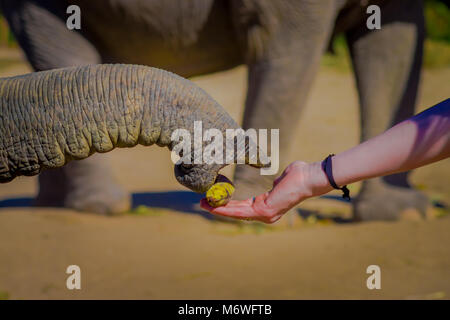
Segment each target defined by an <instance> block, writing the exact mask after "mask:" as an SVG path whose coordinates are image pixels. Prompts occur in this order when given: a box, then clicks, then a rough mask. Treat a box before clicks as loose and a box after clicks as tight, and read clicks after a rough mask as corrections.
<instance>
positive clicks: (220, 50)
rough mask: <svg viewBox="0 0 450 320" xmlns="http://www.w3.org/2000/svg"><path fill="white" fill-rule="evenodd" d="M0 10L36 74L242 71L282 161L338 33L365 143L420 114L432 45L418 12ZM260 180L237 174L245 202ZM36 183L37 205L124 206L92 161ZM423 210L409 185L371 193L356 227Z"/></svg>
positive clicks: (251, 121)
mask: <svg viewBox="0 0 450 320" xmlns="http://www.w3.org/2000/svg"><path fill="white" fill-rule="evenodd" d="M372 3H374V4H377V5H379V6H380V7H381V11H382V28H381V30H376V31H372V30H369V29H368V28H367V26H366V19H367V17H368V15H367V14H366V6H367V5H369V4H372ZM71 4H76V5H78V6H79V7H80V8H81V17H82V21H81V30H73V31H70V30H68V28H67V26H66V19H67V18H68V14H67V13H66V9H67V7H68V6H69V5H71ZM1 8H2V10H3V13H4V14H5V16H6V17H7V19H8V21H9V24H10V26H11V29H12V31H13V32H14V34H15V36H16V37H17V39H18V41H19V43H20V45H21V47H22V48H23V49H24V51H25V53H26V56H27V58H28V60H29V61H30V63H31V65H32V66H33V68H34V69H35V70H37V71H39V70H47V69H53V68H60V67H67V66H74V65H86V64H96V63H117V62H120V63H123V62H125V63H133V64H144V65H150V66H153V67H158V68H162V69H166V70H170V71H172V72H175V73H177V74H180V75H182V76H184V77H191V76H195V75H201V74H208V73H211V72H217V71H221V70H225V69H228V68H231V67H234V66H236V65H239V64H246V65H247V66H248V69H249V75H248V92H247V99H246V105H245V112H244V119H243V127H244V128H266V129H271V128H280V129H281V131H280V155H281V159H283V155H285V154H286V153H287V152H288V151H289V149H290V148H291V147H292V146H293V143H292V140H295V139H293V138H292V135H293V134H294V129H295V126H296V125H297V123H298V120H299V116H300V110H301V108H302V106H303V105H304V104H305V100H306V97H307V93H308V91H309V89H310V88H311V83H312V80H313V78H314V75H315V74H316V72H317V69H318V66H319V62H320V58H321V55H322V53H323V52H324V51H325V49H326V48H327V46H328V43H329V41H330V39H331V38H332V36H333V34H336V33H338V32H344V33H345V34H346V38H347V42H348V45H349V48H350V52H351V58H352V63H353V66H354V71H355V76H356V82H357V87H358V92H359V97H360V107H361V124H362V134H361V139H362V140H365V139H368V138H370V137H373V136H374V135H377V134H379V133H381V132H382V131H383V130H385V129H386V128H387V127H389V126H390V125H392V124H393V123H395V122H398V121H400V120H402V119H404V118H405V117H408V116H410V115H412V113H413V112H414V104H415V99H416V92H417V87H418V82H419V76H420V68H421V60H422V51H423V40H424V19H423V3H422V1H421V0H380V1H360V0H321V1H317V0H283V1H282V0H229V1H226V0H147V1H143V0H141V1H138V0H95V1H92V0H71V1H65V0H1ZM269 151H270V150H269ZM331 151H332V150H330V152H331ZM281 165H282V166H283V165H284V163H283V162H282V163H281ZM257 171H258V170H248V169H247V168H246V167H245V166H240V167H238V168H237V169H236V172H235V179H234V180H235V183H236V186H237V190H238V191H237V192H236V194H237V195H239V196H240V197H249V196H252V195H254V194H255V193H259V192H261V191H263V190H265V189H266V188H268V187H269V186H270V183H271V182H270V181H269V180H267V179H266V178H265V177H263V176H261V175H260V174H259V172H257ZM39 182H40V189H39V194H38V197H37V204H39V205H55V204H56V205H64V206H67V207H75V208H77V209H81V210H94V211H98V212H109V213H113V212H117V211H120V210H123V207H124V203H127V202H126V201H125V199H128V196H127V194H126V193H125V192H124V191H123V190H122V189H121V188H120V187H119V186H117V185H116V184H114V183H112V178H111V176H110V173H109V169H108V166H107V165H106V164H105V163H99V161H98V160H97V159H95V158H91V159H88V160H84V161H82V162H72V163H71V164H69V165H68V166H66V167H65V168H63V169H59V170H51V171H45V172H43V173H42V174H41V175H40V177H39ZM88 185H89V186H91V187H89V188H87V187H86V186H88ZM426 206H427V199H426V197H425V196H423V195H422V194H421V193H419V192H417V191H415V190H413V189H411V188H410V186H409V184H408V180H407V175H406V174H401V175H395V176H390V177H387V178H384V179H373V180H370V181H366V182H365V183H364V185H363V187H362V190H361V192H360V194H359V196H358V198H357V199H356V201H355V202H354V215H355V218H356V219H357V220H371V219H386V220H393V219H396V218H397V217H398V215H399V213H400V212H401V211H402V210H404V209H406V208H410V207H413V208H416V209H417V210H419V211H420V212H422V213H424V212H425V209H426Z"/></svg>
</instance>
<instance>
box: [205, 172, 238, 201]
mask: <svg viewBox="0 0 450 320" xmlns="http://www.w3.org/2000/svg"><path fill="white" fill-rule="evenodd" d="M220 180H222V181H220ZM216 181H219V182H216V183H214V184H213V185H212V186H211V188H209V189H208V191H206V200H207V201H208V203H209V205H210V206H211V207H214V208H216V207H220V206H224V205H226V204H227V203H228V201H230V200H231V197H232V196H233V193H234V186H233V184H232V183H231V181H230V180H228V179H227V178H226V177H224V176H222V175H221V176H220V179H217V180H216Z"/></svg>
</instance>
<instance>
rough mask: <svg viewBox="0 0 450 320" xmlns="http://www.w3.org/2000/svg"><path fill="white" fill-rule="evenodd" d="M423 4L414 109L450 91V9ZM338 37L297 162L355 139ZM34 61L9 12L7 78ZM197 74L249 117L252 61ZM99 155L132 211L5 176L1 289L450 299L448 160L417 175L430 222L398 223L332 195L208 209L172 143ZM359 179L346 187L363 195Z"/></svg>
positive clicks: (308, 112)
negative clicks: (74, 284) (71, 279)
mask: <svg viewBox="0 0 450 320" xmlns="http://www.w3.org/2000/svg"><path fill="white" fill-rule="evenodd" d="M425 4H426V9H425V16H426V27H427V38H426V42H425V56H424V63H423V75H422V79H421V85H420V92H419V99H418V104H417V110H416V111H417V112H419V111H421V110H423V109H426V108H428V107H430V106H432V105H434V104H436V103H438V102H440V101H442V100H444V99H446V98H449V96H450V85H449V84H450V9H449V7H448V2H447V4H446V3H445V1H437V0H426V1H425ZM332 48H333V53H327V54H325V55H324V56H323V58H322V63H321V67H320V71H319V73H318V75H317V77H316V78H315V81H314V86H313V89H312V91H311V92H310V94H309V98H308V103H307V105H306V108H305V110H304V111H303V115H302V119H301V123H300V125H299V127H298V132H297V137H298V141H300V142H299V148H298V149H296V150H295V152H294V153H293V154H292V155H290V157H291V159H292V161H293V160H296V159H301V160H304V161H317V160H320V159H322V158H324V156H325V155H327V154H328V153H329V152H330V150H332V151H333V152H334V153H337V152H340V151H343V150H345V149H347V148H349V147H352V146H354V145H356V144H357V143H358V141H359V132H360V128H359V110H358V98H357V92H356V88H355V82H354V78H353V74H352V70H351V66H350V60H349V54H348V48H347V47H346V42H345V40H344V38H343V36H341V35H338V36H337V37H336V38H335V40H334V42H333V44H332ZM28 72H31V68H30V66H29V65H28V64H27V62H26V60H25V58H24V56H23V54H22V52H21V50H20V48H19V47H18V45H17V44H16V42H15V40H14V38H13V36H12V34H11V33H10V31H9V29H8V25H7V23H6V21H5V20H4V19H3V18H0V76H1V77H6V76H13V75H18V74H24V73H28ZM192 80H193V81H194V82H195V83H196V84H198V85H199V86H200V87H202V88H204V89H205V90H206V91H207V92H208V93H210V94H211V95H212V96H213V97H214V98H215V99H216V100H217V101H218V102H219V103H221V104H222V105H223V106H224V107H225V108H226V109H227V110H228V112H229V113H230V114H231V116H232V117H233V118H234V119H236V120H239V119H241V117H242V112H243V105H244V99H245V93H246V89H247V88H246V86H247V69H246V67H244V66H240V67H237V68H234V69H231V70H228V71H225V72H220V73H215V74H212V75H208V76H201V77H195V78H193V79H192ZM324 93H325V94H324ZM336 105H339V108H336ZM318 123H321V124H323V126H318V125H317V124H318ZM101 156H102V157H108V158H110V159H111V161H112V163H113V168H114V170H115V172H114V173H115V176H116V177H117V179H118V180H119V182H120V183H121V184H122V185H124V186H125V187H126V188H127V189H128V190H129V191H130V192H132V193H133V209H132V210H130V211H129V212H127V213H126V214H125V215H123V216H120V217H114V218H108V217H102V216H96V215H91V214H86V213H79V212H76V211H71V210H68V209H58V208H33V207H31V206H30V205H31V202H32V199H33V197H34V195H35V194H36V192H37V178H36V177H31V178H30V177H20V178H17V179H16V180H14V181H13V182H11V183H8V184H3V185H0V299H28V298H38V299H47V298H64V299H69V298H134V299H164V298H172V299H198V298H201V299H207V298H210V299H221V298H225V299H227V298H228V299H263V298H264V299H305V298H308V299H315V298H325V299H328V298H331V299H346V298H363V299H366V298H370V299H377V298H387V299H391V298H398V299H449V298H450V232H449V230H450V215H448V213H449V204H450V183H449V181H450V160H448V159H447V160H445V161H442V162H439V163H436V164H433V165H429V166H427V167H423V168H420V169H418V170H416V171H415V172H414V173H413V175H412V182H413V184H414V185H415V186H416V187H417V188H418V189H420V190H422V191H424V192H425V193H426V194H427V195H428V196H429V198H430V200H431V201H432V210H430V212H429V213H428V217H427V219H426V220H423V219H420V218H418V217H417V216H415V215H414V214H411V216H410V217H407V219H405V220H402V221H398V222H370V223H359V224H355V223H349V218H350V215H351V208H350V206H349V205H348V204H347V203H344V202H341V201H340V200H339V193H331V194H330V195H328V196H326V197H322V198H320V199H311V200H308V201H306V202H304V203H303V204H302V205H301V206H300V207H299V209H298V210H297V212H296V213H295V214H292V215H290V216H286V217H284V218H283V219H282V220H281V221H280V222H278V223H277V224H275V225H270V226H267V225H262V224H259V223H246V222H238V221H223V220H220V219H215V218H214V217H212V216H211V215H210V214H208V213H206V212H203V211H201V210H200V209H199V207H198V204H197V203H198V201H199V199H200V198H201V196H200V195H197V194H194V193H192V192H190V191H187V190H186V189H184V188H183V187H182V186H180V185H179V184H178V183H177V182H176V180H175V178H174V177H173V167H172V163H171V161H170V154H169V152H168V151H167V150H166V149H161V148H157V147H151V148H144V147H136V148H133V149H129V150H123V149H121V150H115V151H114V152H112V153H110V154H105V155H101ZM130 161H132V162H133V169H132V170H130V167H129V163H130ZM150 162H151V167H150V166H149V163H150ZM232 170H233V168H227V170H226V171H225V174H227V175H228V176H231V173H232ZM359 187H360V184H358V183H356V184H354V185H351V186H350V189H351V191H352V193H353V194H355V193H357V191H358V189H359ZM71 264H76V265H79V266H80V268H81V272H82V290H79V291H77V290H75V291H69V290H67V289H66V286H65V283H66V282H65V281H66V277H67V275H66V274H65V270H66V268H67V266H68V265H71ZM372 264H376V265H379V266H380V267H381V272H382V290H368V289H367V287H366V279H367V277H368V276H369V275H367V274H366V268H367V266H369V265H372Z"/></svg>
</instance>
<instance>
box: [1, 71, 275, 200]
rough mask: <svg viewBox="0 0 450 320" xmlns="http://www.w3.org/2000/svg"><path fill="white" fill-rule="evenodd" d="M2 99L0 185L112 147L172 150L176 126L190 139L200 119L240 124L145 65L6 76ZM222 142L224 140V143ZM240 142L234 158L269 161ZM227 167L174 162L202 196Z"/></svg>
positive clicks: (188, 86)
mask: <svg viewBox="0 0 450 320" xmlns="http://www.w3.org/2000/svg"><path fill="white" fill-rule="evenodd" d="M0 96H1V97H2V99H1V101H0V110H1V114H0V182H3V183H4V182H9V181H11V180H13V179H14V178H15V177H17V176H21V175H25V176H33V175H36V174H39V173H40V172H41V171H42V170H45V169H56V168H61V167H63V166H64V165H66V164H67V163H68V162H69V161H71V160H83V159H86V158H88V157H90V156H91V155H92V154H94V153H96V152H100V153H105V152H109V151H111V150H113V149H114V148H116V147H121V148H125V147H128V148H130V147H134V146H136V145H137V144H141V145H144V146H150V145H153V144H156V145H158V146H160V147H168V148H169V149H170V150H172V149H173V147H174V145H175V144H177V143H178V142H177V141H175V140H172V137H173V136H172V134H173V133H174V131H175V130H176V129H179V128H183V129H185V130H187V132H189V134H190V135H191V136H193V135H194V122H195V121H201V122H202V126H203V130H208V129H212V128H214V129H217V130H219V131H220V132H221V133H222V134H224V135H225V134H226V130H228V129H239V126H238V125H237V123H236V122H235V121H234V120H233V119H232V118H231V117H230V116H229V115H228V114H227V112H226V111H225V110H224V109H223V108H222V107H221V106H220V105H219V104H218V103H217V102H215V101H214V100H213V99H212V98H211V97H210V96H209V95H208V94H207V93H206V92H204V91H203V90H202V89H200V88H198V87H197V86H195V85H194V84H193V83H192V82H190V81H188V80H186V79H184V78H181V77H179V76H177V75H175V74H172V73H170V72H167V71H163V70H160V69H155V68H151V67H145V66H136V65H120V64H115V65H112V64H109V65H108V64H106V65H103V64H100V65H88V66H80V67H71V68H63V69H56V70H49V71H41V72H35V73H31V74H27V75H22V76H16V77H11V78H4V79H0ZM247 143H250V141H248V140H247ZM202 147H206V143H205V142H203V145H202ZM226 147H227V145H226V141H224V142H223V146H222V148H226ZM244 147H245V148H241V149H239V148H236V149H237V150H236V151H237V152H236V153H235V154H234V161H233V162H234V163H236V161H237V159H239V157H242V158H243V159H246V163H247V164H250V165H251V166H253V167H259V168H261V167H264V166H268V164H266V165H263V164H262V163H261V162H259V159H258V158H254V159H251V158H250V157H245V154H244V153H246V150H247V149H249V148H250V145H244ZM234 149H235V148H234V147H233V150H234ZM191 150H192V152H191V153H190V154H189V155H187V156H188V157H189V158H194V157H195V151H194V148H191ZM230 150H231V149H230ZM258 151H259V149H258V148H257V152H258ZM183 156H186V155H183ZM253 160H254V163H253V162H252V161H253ZM225 166H226V163H225V162H224V161H223V162H222V161H220V162H218V163H200V164H196V162H193V163H192V162H190V163H189V162H187V161H186V162H181V163H177V164H176V165H175V177H176V179H177V180H178V182H179V183H181V184H182V185H184V186H186V187H188V188H189V189H191V190H193V191H195V192H199V193H202V192H206V191H207V190H208V189H209V188H210V187H211V186H212V185H213V184H214V183H215V182H216V179H217V178H218V175H219V173H218V172H219V170H220V169H222V168H223V167H225ZM44 172H45V171H44Z"/></svg>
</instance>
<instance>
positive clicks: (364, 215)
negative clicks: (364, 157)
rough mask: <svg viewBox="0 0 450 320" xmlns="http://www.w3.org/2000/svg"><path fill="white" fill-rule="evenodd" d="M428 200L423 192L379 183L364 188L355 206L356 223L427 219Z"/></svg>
mask: <svg viewBox="0 0 450 320" xmlns="http://www.w3.org/2000/svg"><path fill="white" fill-rule="evenodd" d="M428 206H429V201H428V198H427V196H426V195H425V194H423V193H422V192H419V191H417V190H414V189H411V188H405V187H398V186H394V185H389V184H386V183H383V182H381V181H377V182H376V185H375V186H370V185H368V186H363V188H362V190H361V192H360V194H359V195H358V197H357V198H356V199H355V202H354V205H353V217H354V220H355V221H374V220H384V221H394V220H400V219H421V218H426V214H427V210H428Z"/></svg>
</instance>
